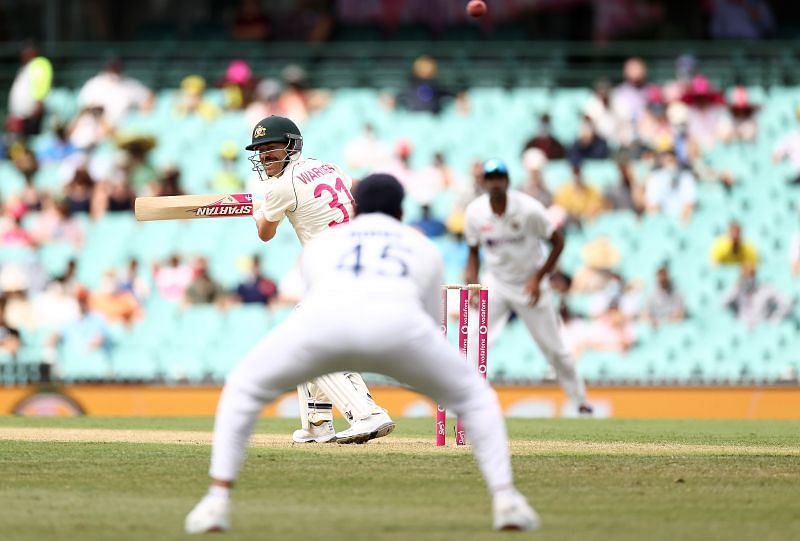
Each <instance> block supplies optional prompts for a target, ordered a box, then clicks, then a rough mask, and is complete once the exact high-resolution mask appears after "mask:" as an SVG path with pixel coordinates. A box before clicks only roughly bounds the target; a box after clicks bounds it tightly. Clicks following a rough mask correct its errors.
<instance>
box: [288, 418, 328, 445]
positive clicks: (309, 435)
mask: <svg viewBox="0 0 800 541" xmlns="http://www.w3.org/2000/svg"><path fill="white" fill-rule="evenodd" d="M292 441H293V442H295V443H332V442H334V441H336V430H334V428H333V421H323V422H322V424H320V425H313V424H312V425H310V426H309V428H308V430H306V429H305V428H300V429H298V430H295V431H294V433H293V434H292Z"/></svg>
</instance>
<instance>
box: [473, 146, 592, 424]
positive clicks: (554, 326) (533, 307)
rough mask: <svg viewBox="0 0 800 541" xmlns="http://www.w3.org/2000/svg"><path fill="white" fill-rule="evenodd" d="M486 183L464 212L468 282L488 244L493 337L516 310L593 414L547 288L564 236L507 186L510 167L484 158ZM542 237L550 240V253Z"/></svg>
mask: <svg viewBox="0 0 800 541" xmlns="http://www.w3.org/2000/svg"><path fill="white" fill-rule="evenodd" d="M483 184H484V188H485V190H486V193H484V194H483V195H481V196H479V197H478V198H477V199H475V200H474V201H473V202H472V203H470V204H469V206H468V207H467V209H466V212H465V218H464V219H465V224H464V236H465V238H466V241H467V244H468V245H469V257H468V259H467V268H466V271H465V275H466V280H467V282H468V283H478V274H479V271H480V250H481V249H483V256H484V262H485V264H486V271H485V272H484V273H483V274H484V277H483V282H482V283H484V284H485V285H487V286H488V287H489V290H490V291H491V292H492V294H491V295H490V296H489V313H490V314H491V317H490V318H489V341H490V342H492V341H494V340H495V339H497V337H498V335H499V334H500V331H501V330H502V329H503V327H504V326H505V324H506V322H507V321H508V318H509V317H510V315H511V311H512V310H513V311H514V313H516V314H517V316H518V317H519V319H520V320H521V321H522V322H523V323H524V324H525V326H526V327H527V328H528V331H529V332H530V333H531V336H532V337H533V339H534V340H535V341H536V344H537V345H538V346H539V349H540V350H541V351H542V353H543V354H544V356H545V358H546V359H547V361H548V362H549V363H550V365H551V366H552V367H553V369H554V370H555V372H556V377H557V378H558V381H559V383H560V384H561V387H562V388H563V389H564V392H565V393H566V394H567V396H568V397H569V399H570V400H571V401H572V403H573V404H574V405H575V406H577V407H578V411H579V413H581V414H583V415H590V414H591V413H592V407H591V406H590V405H589V404H588V402H587V401H586V385H585V384H584V382H583V379H582V378H581V377H580V376H579V375H578V374H577V372H576V370H575V363H574V360H573V359H572V355H571V354H570V353H569V351H568V350H567V347H566V345H565V343H564V340H563V339H562V336H561V322H560V320H559V317H558V313H557V312H556V309H555V307H554V306H553V304H552V301H551V299H550V293H549V289H548V282H547V277H548V275H549V274H550V272H552V270H553V269H554V268H555V266H556V263H557V262H558V258H559V256H560V255H561V251H562V250H563V248H564V236H563V234H562V233H561V232H560V231H558V230H556V229H555V227H554V226H553V224H552V222H551V221H550V219H549V218H548V216H547V213H546V211H545V208H544V206H542V204H541V203H539V202H538V201H537V200H536V199H534V198H532V197H530V196H528V195H526V194H524V193H521V192H518V191H516V190H509V189H508V188H509V179H508V168H507V167H506V165H505V164H504V163H503V162H501V161H500V160H487V161H486V163H484V171H483ZM543 242H549V243H550V245H551V250H550V254H549V255H548V256H547V257H545V255H544V251H543V249H542V248H543V247H542V243H543Z"/></svg>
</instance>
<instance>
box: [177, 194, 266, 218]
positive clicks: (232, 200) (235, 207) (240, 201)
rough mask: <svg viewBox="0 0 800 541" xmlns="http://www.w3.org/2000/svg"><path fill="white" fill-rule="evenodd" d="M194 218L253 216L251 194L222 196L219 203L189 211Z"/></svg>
mask: <svg viewBox="0 0 800 541" xmlns="http://www.w3.org/2000/svg"><path fill="white" fill-rule="evenodd" d="M189 212H190V213H192V214H194V215H195V216H206V217H210V218H214V217H225V216H248V215H251V214H253V194H249V193H234V194H229V195H226V196H224V197H223V198H222V199H220V200H219V201H215V202H213V203H210V204H208V205H205V206H202V207H197V208H196V209H194V210H189Z"/></svg>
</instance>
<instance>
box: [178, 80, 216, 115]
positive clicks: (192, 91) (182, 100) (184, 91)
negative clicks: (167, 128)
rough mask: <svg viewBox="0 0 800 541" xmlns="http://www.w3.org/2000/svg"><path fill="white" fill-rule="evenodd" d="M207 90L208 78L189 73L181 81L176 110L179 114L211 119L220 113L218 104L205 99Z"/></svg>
mask: <svg viewBox="0 0 800 541" xmlns="http://www.w3.org/2000/svg"><path fill="white" fill-rule="evenodd" d="M205 90H206V80H205V79H203V78H202V77H200V76H199V75H188V76H186V77H184V78H183V80H182V81H181V89H180V91H179V93H178V98H177V103H175V112H176V113H177V114H178V116H181V117H182V116H197V117H199V118H202V119H203V120H207V121H211V120H214V119H215V118H216V117H217V115H219V109H218V108H217V106H216V105H214V104H213V103H211V102H210V101H207V100H205V99H203V93H204V92H205Z"/></svg>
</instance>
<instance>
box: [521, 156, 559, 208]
mask: <svg viewBox="0 0 800 541" xmlns="http://www.w3.org/2000/svg"><path fill="white" fill-rule="evenodd" d="M546 164H547V156H545V154H544V152H542V151H541V150H540V149H538V148H529V149H528V150H526V151H525V152H523V153H522V165H523V166H525V170H526V171H528V180H527V181H526V182H525V184H524V185H523V186H522V192H524V193H526V194H528V195H530V196H531V197H533V198H534V199H536V200H537V201H539V203H541V204H542V205H544V206H545V208H547V207H550V206H551V205H552V204H553V194H552V193H550V190H548V189H547V186H545V184H544V178H543V176H542V169H544V166H545V165H546Z"/></svg>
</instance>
